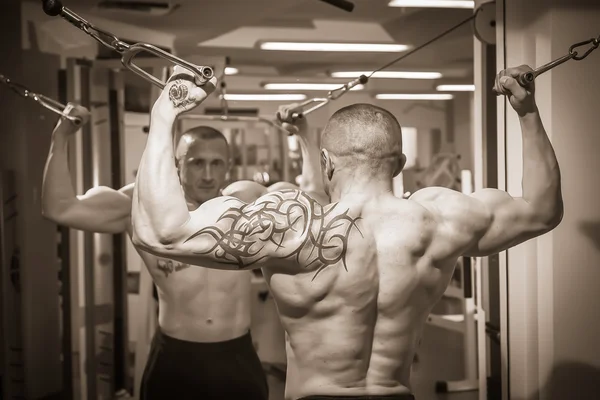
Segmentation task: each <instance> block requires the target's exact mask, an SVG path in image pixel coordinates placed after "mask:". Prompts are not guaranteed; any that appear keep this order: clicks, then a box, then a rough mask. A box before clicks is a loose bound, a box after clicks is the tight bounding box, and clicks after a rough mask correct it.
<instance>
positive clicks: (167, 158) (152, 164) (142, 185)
mask: <svg viewBox="0 0 600 400" xmlns="http://www.w3.org/2000/svg"><path fill="white" fill-rule="evenodd" d="M215 84H216V78H213V79H211V81H209V82H208V83H207V84H206V85H204V86H202V87H199V86H197V85H196V83H195V82H194V77H193V75H192V74H191V72H189V71H187V70H184V69H183V68H180V67H175V70H174V72H173V76H171V78H170V79H169V82H168V83H167V85H166V86H165V88H164V90H163V92H162V93H161V95H160V96H159V98H158V100H157V101H156V103H155V104H154V106H153V107H152V113H151V120H150V132H149V134H148V140H147V142H146V148H145V149H144V153H143V155H142V159H141V161H140V166H139V168H138V173H137V175H136V183H135V189H134V192H133V201H132V211H131V214H132V225H133V235H132V236H133V238H135V237H136V236H141V237H144V238H148V239H149V240H150V241H154V240H158V238H163V237H168V236H169V233H168V232H170V231H171V230H174V229H176V228H177V227H179V226H182V225H183V224H185V222H186V221H187V220H188V218H189V213H188V208H187V203H186V200H185V197H184V194H183V191H182V189H181V186H180V182H179V177H178V174H177V168H176V166H175V155H174V149H173V136H172V131H173V125H174V123H175V120H176V118H177V116H178V115H179V114H181V113H184V112H186V111H189V110H191V109H193V108H194V107H196V106H197V105H198V104H200V103H201V102H202V101H203V100H204V99H205V98H206V97H207V96H208V95H209V94H210V93H211V92H212V91H213V90H214V85H215Z"/></svg>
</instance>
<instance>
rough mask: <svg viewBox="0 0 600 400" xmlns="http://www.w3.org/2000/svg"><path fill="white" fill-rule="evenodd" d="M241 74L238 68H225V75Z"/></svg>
mask: <svg viewBox="0 0 600 400" xmlns="http://www.w3.org/2000/svg"><path fill="white" fill-rule="evenodd" d="M238 72H240V71H239V70H238V69H237V68H234V67H225V75H236V74H237V73H238Z"/></svg>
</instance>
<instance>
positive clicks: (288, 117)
mask: <svg viewBox="0 0 600 400" xmlns="http://www.w3.org/2000/svg"><path fill="white" fill-rule="evenodd" d="M301 112H302V107H300V105H299V104H297V103H293V104H288V105H284V106H279V110H278V111H277V119H278V120H279V121H280V122H281V126H282V127H283V129H285V130H286V131H288V132H289V133H290V134H292V135H298V134H301V133H303V132H304V131H306V127H307V124H306V118H304V117H301V118H294V117H293V115H294V114H296V113H301Z"/></svg>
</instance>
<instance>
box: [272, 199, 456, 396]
mask: <svg viewBox="0 0 600 400" xmlns="http://www.w3.org/2000/svg"><path fill="white" fill-rule="evenodd" d="M315 208H316V209H315V210H314V211H313V212H314V213H315V214H316V215H319V214H325V215H327V216H326V218H325V219H324V221H323V223H322V224H321V222H320V221H317V220H316V219H315V220H313V222H312V224H313V225H318V226H319V228H318V229H316V228H315V227H314V226H313V227H312V231H313V234H314V237H315V238H319V237H320V239H317V240H316V243H312V244H311V247H312V251H313V254H312V255H311V256H309V257H307V258H305V259H304V260H302V263H301V264H300V271H301V272H298V273H287V271H286V269H280V268H277V269H270V268H264V269H263V271H264V273H265V276H266V279H267V282H268V283H269V286H270V289H271V291H272V293H273V296H274V298H275V300H276V302H277V307H278V310H279V314H280V317H281V321H282V324H283V325H284V327H285V330H286V331H287V332H288V335H289V338H290V340H289V341H288V347H287V352H288V359H289V360H290V362H288V382H287V389H286V390H287V397H289V398H293V399H295V398H299V397H302V396H308V395H311V394H314V393H320V394H327V395H353V396H356V395H367V394H370V395H387V394H398V393H402V392H406V393H410V390H409V387H410V367H411V364H412V360H413V358H414V353H415V351H416V346H417V343H418V342H419V339H420V335H421V331H422V329H423V325H424V323H425V321H426V319H427V316H428V315H429V313H430V311H431V309H432V307H433V306H434V305H435V303H437V302H438V301H439V299H440V298H441V296H442V294H443V293H444V290H445V289H446V287H447V285H448V283H449V281H450V279H451V276H452V273H453V271H454V267H455V264H456V261H457V258H458V256H459V255H460V252H461V251H462V250H463V249H464V246H465V244H466V243H465V241H464V240H463V241H462V242H461V241H460V240H454V241H452V242H451V241H450V240H447V239H445V238H444V237H443V236H440V235H436V232H439V229H438V227H437V226H436V224H437V223H436V220H435V217H434V215H433V214H432V213H431V211H429V210H428V208H427V206H426V205H425V206H424V205H422V204H420V203H419V202H416V201H413V200H402V199H398V198H397V197H394V196H393V195H391V194H384V195H381V196H376V197H373V198H370V199H368V200H366V201H361V202H344V201H341V202H339V203H337V204H335V205H330V206H327V207H325V208H323V209H322V211H320V210H319V208H320V207H319V206H318V205H315ZM295 229H297V230H300V229H302V228H301V227H300V226H298V224H297V226H296V227H295ZM317 231H318V233H316V232H317ZM315 233H316V234H315ZM330 246H331V247H332V248H328V247H330ZM319 251H323V255H321V256H320V257H319V255H318V252H319ZM341 252H343V255H342V254H341ZM340 256H342V257H341V259H339V261H337V262H331V263H329V262H324V260H331V261H335V260H336V259H338V258H340ZM340 327H348V329H340ZM291 360H293V362H291Z"/></svg>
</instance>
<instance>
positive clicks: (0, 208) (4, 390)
mask: <svg viewBox="0 0 600 400" xmlns="http://www.w3.org/2000/svg"><path fill="white" fill-rule="evenodd" d="M4 218H5V216H4V168H3V167H2V166H1V165H0V290H1V291H0V300H1V304H0V306H1V307H2V320H1V321H0V329H1V330H2V333H3V335H2V339H3V340H2V353H3V356H2V367H1V368H2V369H0V371H1V372H2V380H1V381H0V395H2V398H3V399H9V398H10V393H9V374H8V367H9V362H8V355H9V353H8V352H9V341H8V311H9V310H8V301H7V299H6V298H7V297H8V296H7V293H8V279H7V278H8V276H7V275H8V274H6V271H8V265H7V262H6V259H7V257H6V249H5V247H4V246H5V244H4V235H5V232H4V229H5V228H4V221H5V219H4Z"/></svg>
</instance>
